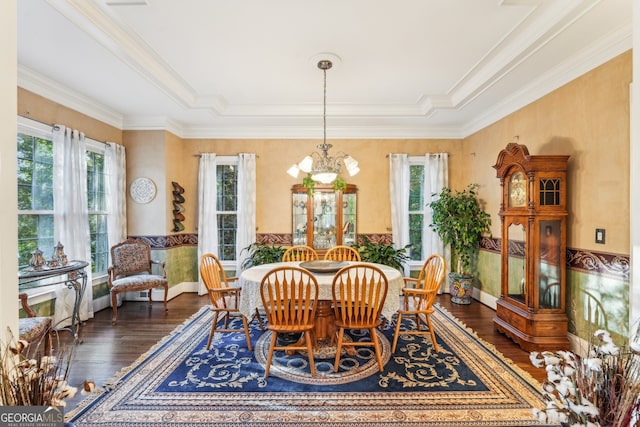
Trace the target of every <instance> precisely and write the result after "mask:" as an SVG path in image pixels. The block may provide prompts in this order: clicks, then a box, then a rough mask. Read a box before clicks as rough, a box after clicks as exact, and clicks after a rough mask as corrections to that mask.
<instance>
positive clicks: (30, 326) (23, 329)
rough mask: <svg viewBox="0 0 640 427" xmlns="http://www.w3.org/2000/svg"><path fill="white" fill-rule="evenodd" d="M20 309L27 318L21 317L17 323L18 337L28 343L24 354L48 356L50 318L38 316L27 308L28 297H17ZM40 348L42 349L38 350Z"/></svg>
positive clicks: (21, 295)
mask: <svg viewBox="0 0 640 427" xmlns="http://www.w3.org/2000/svg"><path fill="white" fill-rule="evenodd" d="M18 298H19V299H20V304H21V306H22V309H23V310H24V312H25V313H26V316H27V317H21V318H20V319H19V322H18V330H19V336H20V339H21V340H24V341H26V342H28V343H29V346H28V347H27V348H26V349H25V350H24V353H25V354H27V355H29V356H30V357H33V356H35V355H36V354H37V352H38V351H42V354H44V355H45V356H48V355H50V354H51V328H52V326H53V321H52V320H51V317H47V316H38V314H37V313H36V312H35V311H34V310H33V309H32V308H31V306H29V302H28V298H29V297H28V295H27V294H20V295H18ZM41 346H42V349H41V350H40V348H41Z"/></svg>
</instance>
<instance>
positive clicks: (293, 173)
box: [287, 165, 300, 178]
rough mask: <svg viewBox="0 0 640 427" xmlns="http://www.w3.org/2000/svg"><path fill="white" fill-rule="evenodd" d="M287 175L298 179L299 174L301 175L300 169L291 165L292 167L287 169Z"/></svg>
mask: <svg viewBox="0 0 640 427" xmlns="http://www.w3.org/2000/svg"><path fill="white" fill-rule="evenodd" d="M287 173H288V174H289V175H291V176H292V177H294V178H297V177H298V174H299V173H300V168H299V167H298V165H291V167H290V168H289V169H287Z"/></svg>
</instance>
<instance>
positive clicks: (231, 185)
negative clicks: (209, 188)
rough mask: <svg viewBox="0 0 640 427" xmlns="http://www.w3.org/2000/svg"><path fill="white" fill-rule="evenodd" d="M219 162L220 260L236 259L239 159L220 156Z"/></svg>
mask: <svg viewBox="0 0 640 427" xmlns="http://www.w3.org/2000/svg"><path fill="white" fill-rule="evenodd" d="M217 163H218V165H217V168H216V188H217V193H218V194H217V201H216V205H217V221H218V255H219V258H220V261H234V260H235V259H236V229H237V224H238V216H237V209H238V159H237V158H236V157H231V156H229V157H227V156H220V157H218V159H217Z"/></svg>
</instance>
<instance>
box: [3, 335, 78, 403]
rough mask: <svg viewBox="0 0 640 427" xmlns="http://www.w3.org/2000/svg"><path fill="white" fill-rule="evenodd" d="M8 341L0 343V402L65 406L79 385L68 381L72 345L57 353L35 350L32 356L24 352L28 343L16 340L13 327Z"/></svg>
mask: <svg viewBox="0 0 640 427" xmlns="http://www.w3.org/2000/svg"><path fill="white" fill-rule="evenodd" d="M7 330H8V336H9V340H8V343H3V344H1V345H0V403H1V404H2V405H3V406H65V399H67V398H72V397H73V396H74V395H75V394H76V392H77V388H76V387H71V386H70V385H69V384H68V383H67V378H68V377H69V369H70V367H71V360H72V359H73V346H71V347H70V348H71V350H68V349H66V348H65V349H62V350H60V351H59V352H58V354H57V355H53V356H45V355H43V354H42V353H41V352H36V354H35V356H34V358H33V359H30V358H28V357H26V356H25V351H24V350H25V348H26V346H28V345H29V343H28V342H26V341H23V340H15V339H14V337H13V334H12V333H11V330H10V329H7Z"/></svg>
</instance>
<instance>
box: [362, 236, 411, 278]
mask: <svg viewBox="0 0 640 427" xmlns="http://www.w3.org/2000/svg"><path fill="white" fill-rule="evenodd" d="M410 247H411V245H407V246H405V247H404V248H401V249H396V248H394V247H393V244H385V243H373V242H371V240H369V238H368V237H367V236H363V243H362V244H361V245H358V246H356V248H357V249H358V252H359V253H360V258H361V259H362V261H366V262H374V263H376V264H384V265H388V266H389V267H393V268H395V269H396V270H400V271H403V269H404V264H405V263H406V262H407V261H408V260H409V256H408V255H407V250H408V249H409V248H410Z"/></svg>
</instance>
